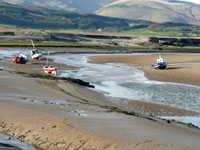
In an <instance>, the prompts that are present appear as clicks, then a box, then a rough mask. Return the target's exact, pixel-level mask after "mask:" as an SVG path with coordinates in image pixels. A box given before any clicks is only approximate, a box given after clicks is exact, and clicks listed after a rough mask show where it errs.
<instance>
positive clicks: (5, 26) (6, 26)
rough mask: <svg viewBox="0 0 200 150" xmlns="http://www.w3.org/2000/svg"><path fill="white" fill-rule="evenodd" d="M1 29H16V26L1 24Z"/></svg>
mask: <svg viewBox="0 0 200 150" xmlns="http://www.w3.org/2000/svg"><path fill="white" fill-rule="evenodd" d="M0 27H1V28H16V26H14V25H7V24H0Z"/></svg>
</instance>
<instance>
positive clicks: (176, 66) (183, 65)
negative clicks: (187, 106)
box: [89, 54, 200, 85]
mask: <svg viewBox="0 0 200 150" xmlns="http://www.w3.org/2000/svg"><path fill="white" fill-rule="evenodd" d="M162 56H163V57H164V58H165V59H166V60H167V61H168V63H169V65H168V67H167V69H166V70H154V69H153V68H152V67H151V65H152V64H154V63H156V59H157V58H158V57H159V55H158V54H155V55H142V56H133V55H129V56H95V57H91V58H90V59H89V62H92V63H125V64H129V65H133V66H135V67H138V69H141V70H142V71H144V72H145V76H146V77H148V78H149V79H150V80H157V81H164V82H175V83H184V84H192V85H200V70H199V68H200V64H195V63H200V54H162ZM187 63H188V64H187Z"/></svg>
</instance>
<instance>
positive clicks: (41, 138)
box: [0, 58, 200, 150]
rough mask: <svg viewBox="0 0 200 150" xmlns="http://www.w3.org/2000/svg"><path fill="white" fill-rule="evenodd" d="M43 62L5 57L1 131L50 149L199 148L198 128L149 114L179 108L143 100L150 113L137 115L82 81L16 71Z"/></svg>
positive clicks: (1, 78)
mask: <svg viewBox="0 0 200 150" xmlns="http://www.w3.org/2000/svg"><path fill="white" fill-rule="evenodd" d="M99 59H101V58H99ZM105 59H108V58H105ZM113 59H114V58H113ZM96 60H98V59H97V58H95V61H96ZM33 62H34V63H33ZM104 62H105V61H104ZM38 63H44V62H35V61H31V62H30V63H29V64H27V65H20V64H12V63H11V62H10V60H9V59H6V60H1V65H2V67H3V69H2V70H1V71H0V84H1V88H0V107H1V109H0V131H1V132H3V133H6V134H8V135H11V136H15V137H17V138H18V139H19V140H21V141H24V142H26V143H29V144H31V145H34V146H36V147H39V148H42V149H45V150H65V149H80V150H84V149H85V150H86V149H88V150H89V149H97V150H122V149H124V150H129V149H130V150H132V149H134V150H142V149H144V150H156V149H158V150H171V149H176V150H182V149H193V150H199V148H200V144H199V141H200V131H199V129H197V128H195V127H193V128H192V127H188V126H187V125H184V124H179V123H176V122H169V121H165V120H160V119H157V118H154V117H153V116H151V117H150V116H149V115H147V114H150V112H154V111H153V110H154V109H155V107H158V109H159V108H166V111H169V110H171V111H173V112H174V113H176V111H177V110H178V109H176V108H171V107H167V106H161V105H160V106H159V105H154V104H150V103H143V104H142V103H140V102H138V105H137V106H138V110H140V109H143V110H146V109H147V108H144V106H148V110H149V111H150V112H149V113H147V114H145V113H143V112H142V111H140V113H138V114H137V113H135V112H134V111H133V112H128V111H126V109H124V107H122V106H121V105H120V103H119V104H118V103H113V101H112V100H111V99H109V98H107V97H105V96H103V95H102V94H100V93H97V92H95V91H93V90H90V89H88V88H86V87H83V86H80V85H78V84H74V83H71V82H67V81H63V80H49V79H41V78H31V77H23V76H21V75H19V74H17V72H13V70H14V71H23V72H27V73H37V74H40V73H41V74H42V73H43V72H42V71H41V66H42V65H43V64H38ZM40 65H41V66H40ZM60 65H61V64H60ZM60 67H63V68H64V69H67V68H68V67H69V66H63V65H61V66H60ZM31 68H34V71H32V69H31ZM69 69H71V68H69ZM147 70H148V69H147ZM153 71H154V70H153ZM134 105H135V104H134ZM152 106H154V107H152ZM135 107H136V106H135ZM135 109H136V108H135ZM180 111H183V112H182V113H191V115H194V114H195V112H190V111H186V110H180ZM180 111H178V112H180Z"/></svg>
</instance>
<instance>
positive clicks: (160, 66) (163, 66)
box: [152, 56, 167, 69]
mask: <svg viewBox="0 0 200 150" xmlns="http://www.w3.org/2000/svg"><path fill="white" fill-rule="evenodd" d="M152 67H154V68H155V69H166V67H167V61H166V60H165V59H164V58H163V57H161V56H159V58H158V59H157V63H156V64H154V65H152Z"/></svg>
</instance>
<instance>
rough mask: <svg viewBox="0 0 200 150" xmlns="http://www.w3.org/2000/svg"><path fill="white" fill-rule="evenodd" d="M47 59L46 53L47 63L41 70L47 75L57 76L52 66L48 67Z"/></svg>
mask: <svg viewBox="0 0 200 150" xmlns="http://www.w3.org/2000/svg"><path fill="white" fill-rule="evenodd" d="M48 59H49V52H48V56H47V63H46V66H44V67H43V70H44V72H45V73H47V74H53V75H56V74H57V69H56V67H54V66H51V65H48Z"/></svg>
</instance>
